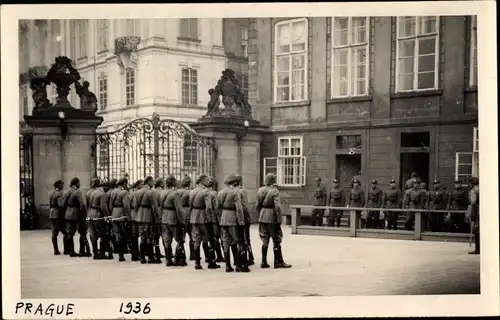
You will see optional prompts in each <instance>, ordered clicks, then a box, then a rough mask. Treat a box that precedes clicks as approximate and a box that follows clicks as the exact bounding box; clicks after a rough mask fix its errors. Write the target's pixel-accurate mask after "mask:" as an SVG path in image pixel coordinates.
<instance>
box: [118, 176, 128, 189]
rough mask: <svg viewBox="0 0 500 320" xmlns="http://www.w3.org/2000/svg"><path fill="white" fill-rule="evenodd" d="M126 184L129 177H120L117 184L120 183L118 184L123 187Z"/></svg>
mask: <svg viewBox="0 0 500 320" xmlns="http://www.w3.org/2000/svg"><path fill="white" fill-rule="evenodd" d="M126 184H127V178H121V179H119V180H118V181H117V182H116V185H118V186H122V187H123V186H124V185H126Z"/></svg>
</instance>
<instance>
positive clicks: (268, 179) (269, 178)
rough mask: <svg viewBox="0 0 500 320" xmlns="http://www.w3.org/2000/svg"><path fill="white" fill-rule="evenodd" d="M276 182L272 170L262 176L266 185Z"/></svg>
mask: <svg viewBox="0 0 500 320" xmlns="http://www.w3.org/2000/svg"><path fill="white" fill-rule="evenodd" d="M275 183H276V175H275V174H274V173H272V172H270V173H268V174H266V176H265V178H264V184H265V185H266V186H270V185H273V184H275Z"/></svg>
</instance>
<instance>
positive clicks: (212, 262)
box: [208, 248, 220, 269]
mask: <svg viewBox="0 0 500 320" xmlns="http://www.w3.org/2000/svg"><path fill="white" fill-rule="evenodd" d="M219 268H220V265H218V264H217V263H215V251H214V249H212V248H210V249H208V269H219Z"/></svg>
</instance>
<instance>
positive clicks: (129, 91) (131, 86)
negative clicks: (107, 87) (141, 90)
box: [106, 68, 135, 106]
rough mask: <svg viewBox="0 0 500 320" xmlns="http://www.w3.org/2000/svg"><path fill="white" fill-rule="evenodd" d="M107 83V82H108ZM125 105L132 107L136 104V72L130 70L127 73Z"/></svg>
mask: <svg viewBox="0 0 500 320" xmlns="http://www.w3.org/2000/svg"><path fill="white" fill-rule="evenodd" d="M106 82H107V81H106ZM125 95H126V99H125V105H127V106H132V105H134V104H135V70H134V69H132V68H128V69H127V70H126V71H125Z"/></svg>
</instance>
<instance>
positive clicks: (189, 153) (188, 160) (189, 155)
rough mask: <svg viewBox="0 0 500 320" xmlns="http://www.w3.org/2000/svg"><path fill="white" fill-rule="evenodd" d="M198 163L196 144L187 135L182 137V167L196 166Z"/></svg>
mask: <svg viewBox="0 0 500 320" xmlns="http://www.w3.org/2000/svg"><path fill="white" fill-rule="evenodd" d="M197 165H198V146H197V144H196V141H193V140H192V139H191V137H190V136H189V135H186V136H185V137H184V145H183V167H184V168H196V167H197Z"/></svg>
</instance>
